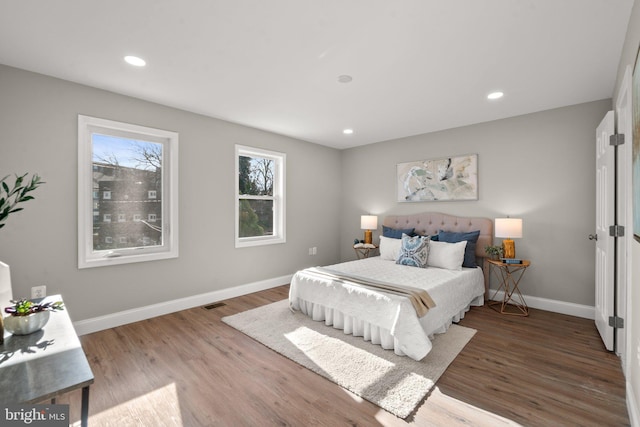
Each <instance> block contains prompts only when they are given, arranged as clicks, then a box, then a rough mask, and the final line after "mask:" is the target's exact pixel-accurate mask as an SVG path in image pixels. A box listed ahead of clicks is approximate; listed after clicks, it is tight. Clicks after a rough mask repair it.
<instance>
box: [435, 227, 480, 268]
mask: <svg viewBox="0 0 640 427" xmlns="http://www.w3.org/2000/svg"><path fill="white" fill-rule="evenodd" d="M479 236H480V230H476V231H469V232H466V233H455V232H452V231H442V230H440V231H438V240H439V241H441V242H447V243H458V242H462V241H464V240H466V241H467V247H466V248H465V250H464V261H463V262H462V266H463V267H471V268H474V267H477V266H478V265H477V264H476V243H477V242H478V237H479Z"/></svg>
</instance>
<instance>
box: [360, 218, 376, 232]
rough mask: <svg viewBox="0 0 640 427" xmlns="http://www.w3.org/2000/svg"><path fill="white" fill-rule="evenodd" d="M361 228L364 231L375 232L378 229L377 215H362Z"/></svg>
mask: <svg viewBox="0 0 640 427" xmlns="http://www.w3.org/2000/svg"><path fill="white" fill-rule="evenodd" d="M360 228H361V229H363V230H375V229H377V228H378V217H377V216H375V215H362V216H361V217H360Z"/></svg>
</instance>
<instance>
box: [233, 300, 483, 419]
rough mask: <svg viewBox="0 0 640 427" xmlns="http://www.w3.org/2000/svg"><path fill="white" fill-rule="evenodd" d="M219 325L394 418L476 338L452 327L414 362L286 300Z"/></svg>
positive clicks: (408, 410)
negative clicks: (294, 308)
mask: <svg viewBox="0 0 640 427" xmlns="http://www.w3.org/2000/svg"><path fill="white" fill-rule="evenodd" d="M222 321H223V322H225V323H227V324H228V325H230V326H232V327H234V328H235V329H238V330H239V331H242V332H243V333H245V334H246V335H248V336H250V337H251V338H253V339H255V340H256V341H258V342H260V343H262V344H264V345H266V346H267V347H269V348H271V349H272V350H275V351H276V352H278V353H280V354H282V355H284V356H286V357H288V358H289V359H291V360H293V361H294V362H297V363H298V364H300V365H302V366H304V367H305V368H307V369H310V370H312V371H313V372H316V373H317V374H319V375H322V376H323V377H325V378H327V379H328V380H330V381H333V382H334V383H336V384H338V385H340V386H341V387H343V388H345V389H347V390H349V391H351V392H353V393H355V394H357V395H358V396H360V397H362V398H363V399H366V400H368V401H370V402H372V403H374V404H376V405H378V406H379V407H381V408H383V409H385V410H387V411H389V412H390V413H392V414H394V415H396V416H397V417H400V418H407V417H408V416H409V415H411V413H412V412H413V411H414V410H415V409H416V407H417V406H418V405H419V404H420V403H421V402H422V401H423V399H424V397H425V396H426V395H427V393H429V391H430V390H431V388H432V387H433V386H434V384H435V382H436V381H437V380H438V378H440V376H441V375H442V373H443V372H444V371H445V370H446V369H447V367H448V366H449V364H450V363H451V362H452V361H453V360H454V359H455V358H456V356H457V355H458V353H460V351H461V350H462V349H463V348H464V346H465V345H466V344H467V343H468V342H469V340H471V338H472V337H473V335H474V334H475V333H476V331H475V330H474V329H470V328H466V327H463V326H458V325H452V326H451V327H450V328H449V330H448V331H447V333H445V334H440V335H436V336H435V338H434V340H433V349H432V350H431V352H430V353H429V354H428V355H427V356H426V357H425V358H424V359H422V360H421V361H419V362H417V361H415V360H413V359H411V358H409V357H406V356H397V355H396V354H395V353H394V352H393V351H392V350H384V349H383V348H382V347H380V346H378V345H374V344H371V343H370V342H367V341H365V340H364V339H362V337H354V336H352V335H347V334H345V333H344V332H342V330H340V329H334V328H332V327H330V326H326V325H325V324H324V322H315V321H313V320H311V319H310V318H309V317H307V316H306V315H304V314H302V313H300V312H292V311H291V310H290V309H289V302H288V300H282V301H278V302H275V303H272V304H268V305H265V306H262V307H258V308H255V309H253V310H249V311H245V312H242V313H238V314H235V315H233V316H228V317H224V318H223V319H222Z"/></svg>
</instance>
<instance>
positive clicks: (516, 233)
mask: <svg viewBox="0 0 640 427" xmlns="http://www.w3.org/2000/svg"><path fill="white" fill-rule="evenodd" d="M496 237H502V238H504V240H503V241H502V250H503V253H504V255H503V256H504V257H505V258H515V257H516V244H515V243H514V242H513V240H512V239H513V238H516V239H519V238H521V237H522V219H521V218H496Z"/></svg>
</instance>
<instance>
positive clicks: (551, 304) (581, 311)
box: [490, 290, 596, 320]
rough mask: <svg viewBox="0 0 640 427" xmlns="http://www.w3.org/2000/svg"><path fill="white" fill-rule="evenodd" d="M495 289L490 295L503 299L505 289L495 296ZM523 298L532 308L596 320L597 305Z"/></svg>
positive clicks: (525, 296)
mask: <svg viewBox="0 0 640 427" xmlns="http://www.w3.org/2000/svg"><path fill="white" fill-rule="evenodd" d="M494 292H495V291H494V290H490V295H491V296H492V297H493V299H495V300H502V298H503V297H504V291H499V292H497V293H496V296H495V297H494V296H493V293H494ZM523 298H524V300H525V302H526V303H527V305H528V306H529V307H531V308H537V309H539V310H546V311H552V312H554V313H561V314H568V315H569V316H576V317H583V318H585V319H591V320H594V319H595V318H596V315H595V307H592V306H590V305H582V304H575V303H572V302H565V301H556V300H552V299H547V298H540V297H532V296H528V295H523Z"/></svg>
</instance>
